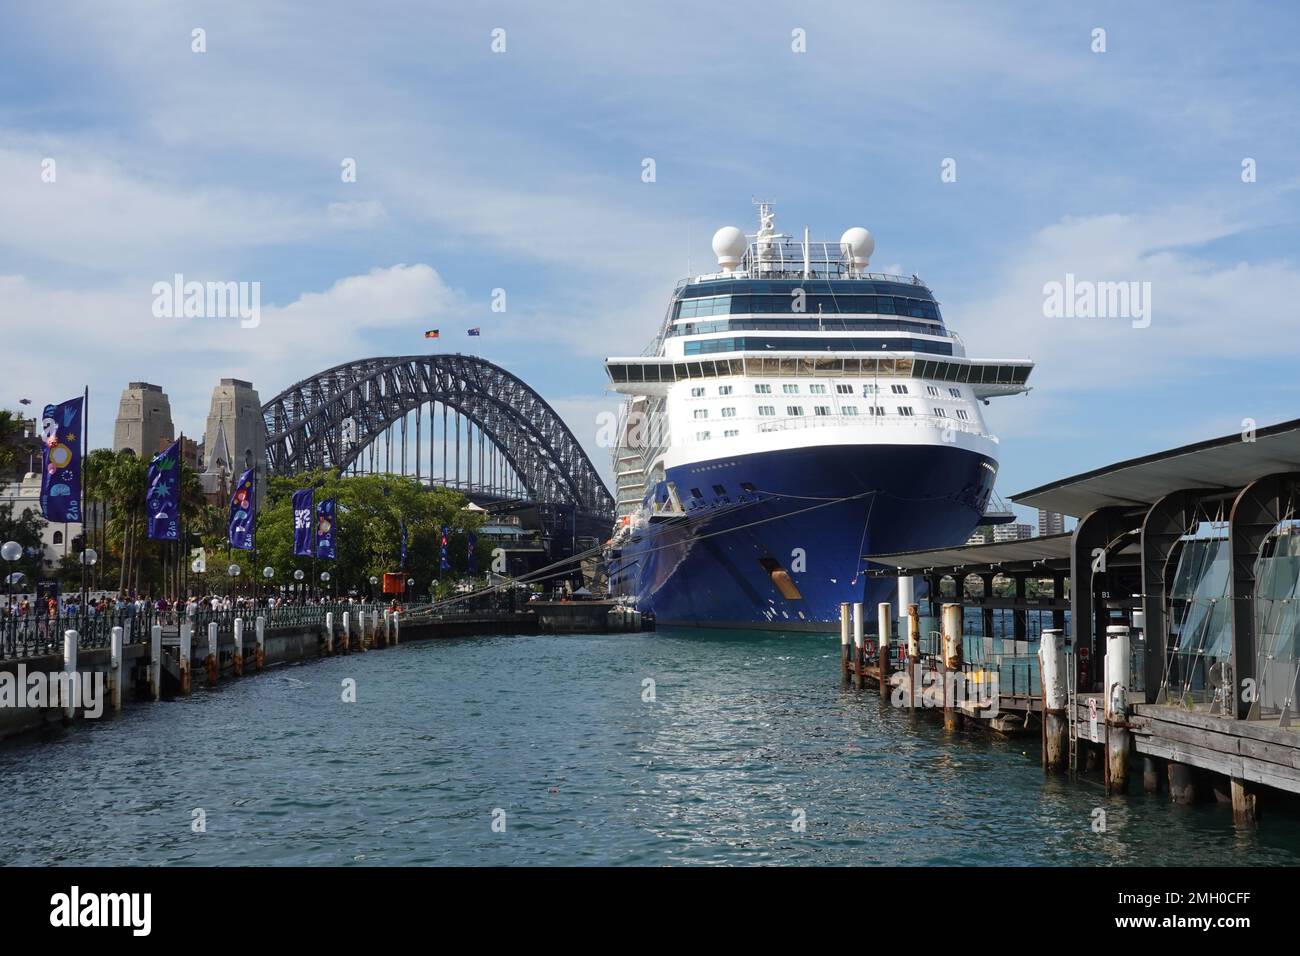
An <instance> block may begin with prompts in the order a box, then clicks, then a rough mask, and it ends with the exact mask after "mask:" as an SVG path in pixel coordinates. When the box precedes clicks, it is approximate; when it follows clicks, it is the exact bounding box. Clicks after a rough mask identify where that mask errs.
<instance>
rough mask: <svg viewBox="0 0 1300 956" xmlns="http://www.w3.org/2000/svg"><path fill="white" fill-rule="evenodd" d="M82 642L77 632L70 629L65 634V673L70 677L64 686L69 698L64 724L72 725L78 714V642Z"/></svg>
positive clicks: (65, 705)
mask: <svg viewBox="0 0 1300 956" xmlns="http://www.w3.org/2000/svg"><path fill="white" fill-rule="evenodd" d="M79 640H80V637H79V636H78V634H77V632H76V631H74V630H72V629H68V630H66V631H64V632H63V673H65V674H67V675H68V679H67V681H66V682H65V683H64V685H63V690H64V692H65V693H66V695H67V696H65V697H64V699H63V700H62V701H60V703H61V704H63V722H64V723H65V724H70V723H72V718H73V717H75V716H76V713H77V696H78V695H77V690H78V686H77V685H78V684H79V683H80V681H79V680H78V679H77V642H78V641H79Z"/></svg>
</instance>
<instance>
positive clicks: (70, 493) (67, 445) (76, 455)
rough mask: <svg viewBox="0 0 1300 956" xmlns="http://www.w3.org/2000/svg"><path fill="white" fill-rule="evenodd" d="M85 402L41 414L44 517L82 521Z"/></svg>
mask: <svg viewBox="0 0 1300 956" xmlns="http://www.w3.org/2000/svg"><path fill="white" fill-rule="evenodd" d="M81 406H82V399H81V398H70V399H68V400H67V401H66V402H63V403H62V404H60V405H46V406H45V411H44V412H43V413H42V414H41V514H42V515H44V516H45V520H46V521H55V522H60V521H76V522H80V521H81V412H82V407H81Z"/></svg>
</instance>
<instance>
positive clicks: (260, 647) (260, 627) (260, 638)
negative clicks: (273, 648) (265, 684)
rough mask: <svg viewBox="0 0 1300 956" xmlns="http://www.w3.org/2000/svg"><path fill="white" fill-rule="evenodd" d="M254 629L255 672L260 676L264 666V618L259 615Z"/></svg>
mask: <svg viewBox="0 0 1300 956" xmlns="http://www.w3.org/2000/svg"><path fill="white" fill-rule="evenodd" d="M254 628H255V630H256V632H257V651H256V654H257V656H256V658H255V661H256V663H257V672H258V673H259V674H260V673H261V672H262V668H263V667H265V666H266V618H264V617H263V616H262V615H260V614H259V615H258V616H257V621H256V623H255V624H254Z"/></svg>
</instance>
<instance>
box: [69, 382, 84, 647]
mask: <svg viewBox="0 0 1300 956" xmlns="http://www.w3.org/2000/svg"><path fill="white" fill-rule="evenodd" d="M89 428H90V386H89V385H87V386H86V389H85V391H84V392H82V395H81V468H80V475H79V478H80V480H79V481H78V485H79V486H80V487H78V489H77V494H78V496H79V497H80V504H79V511H80V517H81V554H79V555H77V559H78V560H79V561H80V562H81V609H80V610H81V620H82V624H81V627H82V630H85V627H86V624H85V621H86V533H87V530H88V529H87V527H86V432H87V431H88V430H89ZM64 540H65V541H66V540H67V537H66V535H65V536H64Z"/></svg>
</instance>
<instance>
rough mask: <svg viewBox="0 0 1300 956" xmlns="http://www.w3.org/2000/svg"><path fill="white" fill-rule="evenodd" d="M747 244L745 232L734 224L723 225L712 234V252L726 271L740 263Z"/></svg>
mask: <svg viewBox="0 0 1300 956" xmlns="http://www.w3.org/2000/svg"><path fill="white" fill-rule="evenodd" d="M747 245H749V243H748V242H747V241H746V239H745V234H744V233H743V232H741V231H740V230H739V229H737V228H736V227H735V226H723V227H722V228H721V229H719V230H718V231H717V232H715V233H714V234H713V254H714V255H715V256H717V257H718V265H720V266H722V268H723V269H725V270H726V271H728V272H730V271H731V270H732V269H734V268H736V266H738V265H740V260H741V257H742V256H744V254H745V247H746V246H747Z"/></svg>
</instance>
